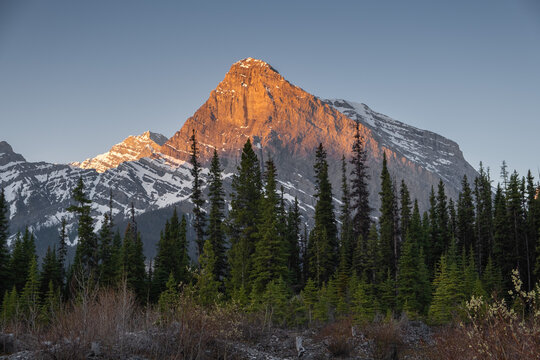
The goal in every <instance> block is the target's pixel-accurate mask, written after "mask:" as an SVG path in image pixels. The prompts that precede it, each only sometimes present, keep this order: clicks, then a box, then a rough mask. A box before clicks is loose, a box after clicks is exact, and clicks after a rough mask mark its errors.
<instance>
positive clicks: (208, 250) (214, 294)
mask: <svg viewBox="0 0 540 360" xmlns="http://www.w3.org/2000/svg"><path fill="white" fill-rule="evenodd" d="M199 264H200V270H199V273H198V274H197V287H196V289H197V296H198V303H199V304H201V305H203V306H208V305H213V304H214V303H215V302H216V301H217V300H218V299H219V282H218V281H217V280H216V278H215V274H216V266H217V258H216V255H215V253H214V249H213V246H212V242H211V241H210V239H207V240H206V241H205V242H204V248H203V253H202V254H201V256H200V257H199Z"/></svg>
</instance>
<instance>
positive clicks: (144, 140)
mask: <svg viewBox="0 0 540 360" xmlns="http://www.w3.org/2000/svg"><path fill="white" fill-rule="evenodd" d="M166 141H167V138H166V137H165V136H164V135H161V134H158V133H153V132H150V131H147V132H145V133H143V134H141V135H138V136H133V135H131V136H129V137H127V138H126V139H124V140H123V141H122V142H121V143H118V144H116V145H114V146H113V147H112V148H111V149H110V150H109V151H108V152H106V153H103V154H100V155H97V156H96V157H94V158H90V159H86V160H84V161H82V162H72V163H71V165H73V166H76V167H80V168H81V169H95V170H96V171H97V172H99V173H102V172H105V171H107V170H109V169H112V168H115V167H117V166H118V165H119V164H121V163H123V162H126V161H135V160H139V159H141V158H143V157H149V156H152V155H154V154H156V153H157V152H159V151H160V149H161V146H162V145H163V144H165V142H166Z"/></svg>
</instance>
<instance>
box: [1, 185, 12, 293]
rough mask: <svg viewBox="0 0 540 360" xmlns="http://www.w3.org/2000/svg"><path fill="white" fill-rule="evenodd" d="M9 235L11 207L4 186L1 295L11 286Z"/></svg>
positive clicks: (2, 195)
mask: <svg viewBox="0 0 540 360" xmlns="http://www.w3.org/2000/svg"><path fill="white" fill-rule="evenodd" d="M8 235H9V207H8V204H7V201H6V196H5V194H4V189H3V188H2V189H1V190H0V296H3V295H4V293H7V292H8V291H9V288H10V276H9V249H8V245H7V239H8Z"/></svg>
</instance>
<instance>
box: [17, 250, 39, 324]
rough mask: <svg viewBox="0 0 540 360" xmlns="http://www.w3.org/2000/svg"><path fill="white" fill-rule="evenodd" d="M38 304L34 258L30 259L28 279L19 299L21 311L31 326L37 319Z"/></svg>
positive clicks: (35, 261) (37, 274) (36, 270)
mask: <svg viewBox="0 0 540 360" xmlns="http://www.w3.org/2000/svg"><path fill="white" fill-rule="evenodd" d="M39 304H40V294H39V273H38V268H37V260H36V258H35V257H34V258H32V260H31V261H30V269H29V270H28V277H27V279H26V283H25V284H24V288H23V291H22V294H21V298H20V306H21V311H22V313H23V314H24V315H25V317H26V319H27V320H29V321H30V322H31V323H32V325H34V321H35V320H36V319H37V316H38V311H39Z"/></svg>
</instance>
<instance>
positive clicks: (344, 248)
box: [339, 156, 355, 272]
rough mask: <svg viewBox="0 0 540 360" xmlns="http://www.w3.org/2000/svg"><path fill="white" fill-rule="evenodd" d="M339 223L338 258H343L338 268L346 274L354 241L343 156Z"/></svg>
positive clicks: (350, 261)
mask: <svg viewBox="0 0 540 360" xmlns="http://www.w3.org/2000/svg"><path fill="white" fill-rule="evenodd" d="M339 221H340V222H341V239H340V248H341V251H340V254H341V255H340V256H343V257H344V258H343V259H342V260H341V259H340V266H341V267H342V268H343V269H342V270H343V271H346V272H348V271H349V269H350V267H351V265H352V259H353V252H354V245H355V241H354V232H353V227H352V218H351V195H350V191H349V184H348V181H347V162H346V161H345V156H343V157H342V159H341V213H340V216H339ZM341 262H343V264H341Z"/></svg>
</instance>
